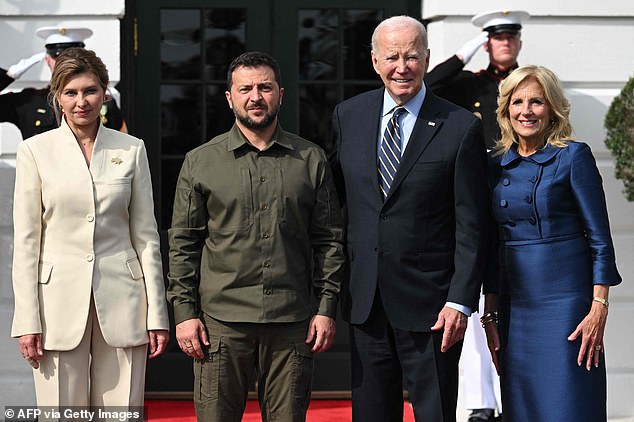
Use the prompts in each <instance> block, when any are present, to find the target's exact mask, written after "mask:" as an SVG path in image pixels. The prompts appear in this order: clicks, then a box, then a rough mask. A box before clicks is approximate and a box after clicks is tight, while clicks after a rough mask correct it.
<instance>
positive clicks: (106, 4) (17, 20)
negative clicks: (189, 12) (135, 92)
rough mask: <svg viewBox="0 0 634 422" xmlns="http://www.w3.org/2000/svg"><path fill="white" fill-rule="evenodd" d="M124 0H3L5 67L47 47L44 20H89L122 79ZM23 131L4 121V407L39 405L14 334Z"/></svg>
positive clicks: (32, 73) (23, 82) (0, 135)
mask: <svg viewBox="0 0 634 422" xmlns="http://www.w3.org/2000/svg"><path fill="white" fill-rule="evenodd" d="M124 4H125V1H124V0H108V1H96V0H19V1H16V0H0V39H1V40H3V42H2V57H1V58H0V67H3V68H5V69H6V68H8V67H9V66H10V65H12V64H14V63H16V62H17V61H19V60H20V59H21V58H24V57H29V56H31V55H32V54H34V53H36V52H39V51H44V40H43V39H41V38H39V37H37V36H36V35H35V30H36V29H37V28H39V27H42V26H55V25H66V26H87V27H89V28H91V29H92V30H93V32H94V34H93V36H92V37H90V38H89V39H87V40H86V48H89V49H91V50H95V52H96V53H97V54H98V55H99V56H100V57H101V58H102V59H103V61H104V63H105V64H106V66H107V68H108V72H109V75H110V80H111V82H113V83H116V82H117V81H118V80H119V79H120V62H119V55H120V54H119V51H120V44H121V43H120V37H119V31H120V23H119V18H120V17H122V16H123V13H124ZM50 76H51V75H50V71H49V69H48V67H47V66H46V65H45V64H44V63H43V62H42V63H41V64H38V65H36V66H35V67H33V68H31V69H30V70H29V71H28V72H26V73H25V74H24V75H23V76H22V77H21V78H20V79H19V80H18V81H16V82H15V83H14V84H12V85H10V86H9V88H8V89H7V90H20V89H22V88H24V87H44V86H46V85H47V84H48V80H49V79H50ZM20 140H21V135H20V131H19V130H18V129H17V127H16V126H14V125H12V124H10V123H0V379H1V381H0V409H2V408H4V406H8V405H34V404H35V393H34V389H33V377H32V375H31V369H30V367H29V365H28V364H26V362H25V361H24V359H22V358H21V356H20V354H19V353H18V348H17V342H16V341H15V340H13V339H10V338H9V337H10V330H11V320H12V318H13V291H12V288H11V259H12V255H13V253H12V249H13V228H12V226H13V219H12V208H13V207H12V204H13V184H14V177H15V168H14V166H15V161H14V160H15V150H16V146H17V143H18V142H19V141H20Z"/></svg>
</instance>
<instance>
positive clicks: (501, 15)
mask: <svg viewBox="0 0 634 422" xmlns="http://www.w3.org/2000/svg"><path fill="white" fill-rule="evenodd" d="M529 16H530V15H529V14H528V13H527V12H524V11H499V10H498V11H492V12H484V13H481V14H478V15H476V16H474V17H473V19H471V22H472V23H473V24H474V25H475V26H477V27H479V28H482V31H483V32H482V33H481V34H479V35H478V36H477V37H475V38H474V39H472V40H470V41H469V42H467V43H466V44H465V45H464V46H463V47H462V48H461V49H460V50H458V52H456V54H454V55H453V56H451V57H450V58H449V59H448V60H446V61H445V62H443V63H441V64H439V65H437V66H436V67H435V68H434V69H433V70H431V71H430V72H429V73H427V76H425V84H426V85H427V86H428V87H429V88H430V89H431V90H432V91H433V92H434V94H436V95H438V96H440V97H443V98H445V99H447V100H449V101H451V102H453V103H455V104H458V105H459V106H462V107H464V108H466V109H468V110H470V111H471V112H473V113H474V114H475V115H476V116H478V117H480V118H481V119H482V125H483V127H484V139H485V142H486V145H487V148H491V147H492V146H493V145H494V144H495V141H496V140H497V139H499V137H500V129H499V128H498V125H497V121H496V116H495V110H496V108H497V96H498V85H499V84H500V81H502V80H503V79H504V78H506V77H507V76H508V74H509V73H510V72H512V71H513V70H514V69H516V68H517V56H518V54H519V51H520V48H521V41H520V39H519V38H520V35H521V32H520V31H521V29H522V21H523V20H526V19H528V18H529ZM494 38H500V40H498V42H503V43H504V42H506V43H508V44H509V47H508V50H507V51H506V53H505V57H503V58H500V57H496V56H497V54H496V52H495V51H494V48H495V47H493V46H492V45H491V43H492V42H496V41H494ZM513 43H516V46H513ZM483 46H484V49H485V50H486V51H487V52H488V53H489V60H490V63H489V66H488V67H487V68H486V69H482V70H480V71H479V72H475V73H474V72H470V71H468V70H463V69H464V66H465V65H466V64H467V63H468V62H469V60H470V59H471V57H472V56H473V55H474V54H475V53H476V52H477V51H478V50H479V49H480V48H481V47H483Z"/></svg>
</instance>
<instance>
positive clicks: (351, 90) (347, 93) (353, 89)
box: [343, 75, 383, 99]
mask: <svg viewBox="0 0 634 422" xmlns="http://www.w3.org/2000/svg"><path fill="white" fill-rule="evenodd" d="M381 86H383V84H382V83H381V80H380V79H379V76H378V75H377V76H376V83H375V84H347V85H345V86H344V87H343V99H348V98H351V97H354V96H355V95H359V94H362V93H364V92H368V91H370V90H373V89H376V88H379V87H381Z"/></svg>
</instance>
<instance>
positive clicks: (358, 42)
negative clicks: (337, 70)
mask: <svg viewBox="0 0 634 422" xmlns="http://www.w3.org/2000/svg"><path fill="white" fill-rule="evenodd" d="M381 20H383V11H382V10H375V9H369V10H354V9H346V10H344V11H343V45H345V46H346V47H345V48H344V49H343V54H344V56H343V66H344V79H374V78H375V77H376V73H375V72H374V68H373V67H372V59H371V56H370V52H371V51H372V47H371V42H370V39H371V38H372V32H374V28H375V27H376V25H377V24H378V23H379V22H380V21H381Z"/></svg>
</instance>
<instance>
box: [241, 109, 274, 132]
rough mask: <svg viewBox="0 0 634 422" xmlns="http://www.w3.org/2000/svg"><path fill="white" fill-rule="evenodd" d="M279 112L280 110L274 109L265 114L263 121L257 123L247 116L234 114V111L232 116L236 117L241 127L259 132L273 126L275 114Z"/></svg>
mask: <svg viewBox="0 0 634 422" xmlns="http://www.w3.org/2000/svg"><path fill="white" fill-rule="evenodd" d="M279 110H280V109H279V108H276V109H275V110H273V111H272V112H271V113H266V116H264V119H262V120H261V121H259V122H255V121H253V120H252V119H251V118H250V117H249V116H248V115H245V116H241V115H239V114H238V113H236V112H235V111H234V112H233V114H234V115H235V116H236V119H238V121H239V122H240V123H242V125H243V126H244V127H246V128H247V129H251V130H261V129H264V128H267V127H269V126H271V124H273V122H274V121H275V118H276V117H277V113H278V112H279Z"/></svg>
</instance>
